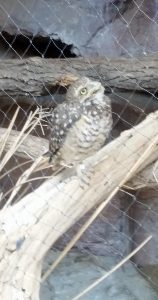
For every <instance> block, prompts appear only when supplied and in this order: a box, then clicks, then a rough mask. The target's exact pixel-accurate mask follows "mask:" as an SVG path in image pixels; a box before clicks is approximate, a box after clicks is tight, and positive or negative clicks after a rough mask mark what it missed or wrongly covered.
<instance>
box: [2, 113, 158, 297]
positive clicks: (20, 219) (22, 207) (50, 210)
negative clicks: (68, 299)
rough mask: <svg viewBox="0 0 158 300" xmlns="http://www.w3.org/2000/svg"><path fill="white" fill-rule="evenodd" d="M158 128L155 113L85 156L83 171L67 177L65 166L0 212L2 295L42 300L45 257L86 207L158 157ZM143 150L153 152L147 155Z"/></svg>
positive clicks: (97, 202) (106, 194) (108, 195)
mask: <svg viewBox="0 0 158 300" xmlns="http://www.w3.org/2000/svg"><path fill="white" fill-rule="evenodd" d="M157 128H158V112H155V113H153V114H150V115H149V116H148V117H147V118H146V119H145V120H144V121H143V122H142V123H140V124H139V125H137V126H136V127H134V128H132V129H130V130H128V131H125V132H123V133H122V134H121V135H120V137H119V138H117V139H115V140H114V141H112V142H111V143H109V144H108V145H106V146H105V147H104V148H103V149H101V150H100V151H99V152H98V153H96V155H94V156H93V157H91V158H90V159H87V160H85V162H84V165H85V168H84V173H83V172H82V169H80V168H77V169H74V173H73V175H70V176H69V178H68V177H67V178H66V179H64V178H65V175H66V174H67V172H69V170H67V169H66V170H64V172H61V173H60V174H59V175H58V176H56V177H53V178H52V179H50V180H48V181H46V182H44V183H43V184H42V185H41V186H40V187H39V188H37V189H36V190H35V191H34V192H32V193H30V194H28V195H26V196H25V197H24V198H23V199H21V201H20V202H18V203H17V204H15V205H14V206H11V207H8V208H7V209H5V210H2V211H1V212H0V240H1V247H0V297H1V299H2V300H5V299H12V300H15V299H16V300H28V299H31V300H35V299H36V300H37V299H38V297H39V285H40V276H41V260H42V259H43V257H44V256H45V254H46V252H47V251H48V249H49V248H50V247H51V246H52V244H53V243H54V242H55V241H56V240H57V239H58V238H59V237H60V236H61V235H62V234H63V233H64V232H65V231H67V229H68V228H70V226H72V225H73V224H74V223H75V222H76V221H77V220H78V219H79V218H81V217H82V216H83V215H84V214H85V213H86V212H88V211H89V210H90V209H91V208H92V207H94V206H96V205H98V204H99V203H100V201H101V200H103V199H106V198H107V197H110V195H112V193H113V191H115V190H117V189H118V188H119V186H121V184H123V182H124V181H125V179H127V178H128V179H130V178H131V177H132V176H133V175H134V174H135V173H137V171H138V170H137V167H138V166H139V171H141V170H142V168H144V166H146V165H148V164H150V163H152V162H153V161H154V160H156V159H158V143H157V139H158V131H157ZM153 141H154V142H153ZM151 146H152V147H151ZM149 148H150V151H148V152H147V151H146V149H149ZM144 153H147V154H148V156H144V158H143V155H144ZM141 158H143V159H141ZM138 161H139V164H138ZM136 165H137V167H136ZM131 170H132V172H131Z"/></svg>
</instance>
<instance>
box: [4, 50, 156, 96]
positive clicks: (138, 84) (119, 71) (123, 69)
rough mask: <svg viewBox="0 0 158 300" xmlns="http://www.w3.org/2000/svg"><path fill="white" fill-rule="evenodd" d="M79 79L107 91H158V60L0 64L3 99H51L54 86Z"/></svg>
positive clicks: (38, 60)
mask: <svg viewBox="0 0 158 300" xmlns="http://www.w3.org/2000/svg"><path fill="white" fill-rule="evenodd" d="M76 76H88V77H90V78H93V79H97V80H100V81H102V83H103V84H104V86H105V88H106V89H107V90H111V89H113V88H115V90H116V89H118V90H137V91H152V92H155V91H157V82H158V56H156V55H155V56H146V57H141V58H139V59H138V58H131V59H129V58H128V59H127V58H119V59H110V60H107V59H106V58H95V59H94V58H71V59H70V58H68V59H42V58H39V57H34V58H28V59H23V60H17V59H15V60H12V59H8V60H7V59H6V60H1V62H0V96H4V95H6V96H8V97H9V96H11V97H15V96H16V97H17V96H24V97H26V96H28V97H30V96H31V97H34V96H41V95H48V94H49V93H50V92H51V90H52V88H53V87H54V86H58V85H62V86H67V85H68V84H70V83H71V82H72V81H73V80H75V78H76Z"/></svg>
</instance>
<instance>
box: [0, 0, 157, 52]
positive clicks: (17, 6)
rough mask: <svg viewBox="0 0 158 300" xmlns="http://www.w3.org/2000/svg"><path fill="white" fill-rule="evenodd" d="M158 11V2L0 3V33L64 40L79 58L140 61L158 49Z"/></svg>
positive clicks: (8, 0) (47, 0) (29, 0)
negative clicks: (122, 58)
mask: <svg viewBox="0 0 158 300" xmlns="http://www.w3.org/2000/svg"><path fill="white" fill-rule="evenodd" d="M157 8H158V1H157V0H153V1H148V0H144V1H142V0H135V1H132V0H111V1H110V0H106V1H105V0H99V1H96V0H91V1H88V0H86V1H85V0H80V1H78V0H75V1H74V0H69V1H64V0H45V1H43V0H34V1H32V0H27V1H26V0H21V1H12V0H6V1H2V0H0V30H1V32H2V31H3V32H8V33H9V34H12V35H15V36H16V37H17V36H18V35H21V34H22V35H23V36H25V37H28V38H27V39H28V41H29V39H30V44H31V43H33V44H34V40H32V38H31V36H33V38H34V37H37V36H38V37H39V36H42V37H50V38H51V39H53V41H54V45H55V41H59V40H60V41H62V42H63V43H65V44H67V45H72V49H71V51H72V53H74V54H76V55H82V56H88V55H92V56H95V55H100V56H101V55H106V56H108V57H114V56H121V55H126V56H133V55H134V56H135V55H140V54H146V53H153V52H156V51H157V49H158V35H157V21H158V20H157V19H158V16H157V14H156V12H157ZM11 46H12V45H11ZM57 47H58V46H57ZM39 54H40V53H39ZM15 55H16V53H15Z"/></svg>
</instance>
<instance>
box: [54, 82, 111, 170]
mask: <svg viewBox="0 0 158 300" xmlns="http://www.w3.org/2000/svg"><path fill="white" fill-rule="evenodd" d="M111 128H112V116H111V103H110V99H109V98H108V97H107V96H105V95H104V88H103V86H102V85H101V83H100V82H98V81H92V80H90V79H89V78H87V77H84V78H81V79H78V80H76V81H75V82H74V83H73V84H72V85H71V86H70V87H69V88H68V91H67V94H66V101H65V102H64V103H62V104H59V105H58V106H57V107H56V108H55V109H54V110H53V112H52V116H51V120H50V143H49V151H50V155H51V160H52V162H53V164H54V165H56V164H58V165H67V166H72V165H76V164H79V163H81V162H82V161H83V160H84V159H85V158H87V157H89V156H91V155H93V154H94V153H95V152H96V151H98V150H99V149H100V148H101V147H102V146H103V144H104V143H105V141H106V140H107V138H108V136H109V133H110V131H111Z"/></svg>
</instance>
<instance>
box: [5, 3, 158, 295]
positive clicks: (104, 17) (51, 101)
mask: <svg viewBox="0 0 158 300" xmlns="http://www.w3.org/2000/svg"><path fill="white" fill-rule="evenodd" d="M157 29H158V1H157V0H155V1H146V0H144V1H143V0H140V1H139V0H136V1H135V0H120V1H116V0H104V1H103V0H99V1H97V0H92V1H90V0H86V1H77V0H76V1H71V0H70V1H69V0H60V1H57V0H38V1H37V0H34V1H25V0H21V1H19V0H14V1H11V0H6V1H5V2H4V1H0V59H1V60H0V123H1V126H0V131H1V134H0V136H1V139H0V154H1V163H0V170H1V174H0V199H1V215H0V223H1V231H0V235H1V238H0V241H1V250H0V257H1V262H0V279H1V280H0V297H1V299H2V300H4V299H13V300H15V299H16V300H17V299H18V300H22V299H31V300H33V299H42V300H43V299H46V300H48V299H56V300H64V299H80V298H83V299H88V300H90V299H99V300H101V299H105V298H106V299H108V300H112V299H115V300H123V299H125V300H128V299H130V300H131V299H137V300H139V299H142V298H143V299H145V300H149V299H150V300H153V299H154V300H156V299H158V294H157V289H158V280H157V275H158V271H157V270H158V267H157V266H158V264H157V261H158V258H157V250H158V234H157V231H158V222H157V214H158V204H157V195H158V193H157V175H158V174H157V152H158V151H157V136H158V130H157V128H158V113H157V109H158V104H157V101H158V98H157V82H158V80H157V79H158V75H157V74H158V72H157V71H158V62H157V51H158V35H157ZM83 77H88V78H90V79H91V80H93V81H99V82H100V83H101V84H102V86H104V88H105V95H106V97H108V98H110V99H111V107H112V117H113V127H112V129H111V130H110V137H109V139H108V142H107V141H106V145H105V146H104V147H102V149H101V150H100V151H98V152H97V153H96V154H95V155H94V156H89V157H88V159H86V160H85V161H84V162H82V164H78V165H77V166H75V167H71V168H70V166H66V167H64V168H62V170H60V172H59V173H57V174H54V173H53V171H52V166H51V162H50V161H49V158H48V156H47V154H46V153H47V152H48V149H49V134H50V128H49V122H50V115H51V114H52V109H54V108H55V109H56V108H57V107H58V106H59V105H61V103H65V102H66V100H65V95H66V93H67V89H68V87H69V86H71V85H72V84H73V83H74V82H75V81H76V79H77V78H83ZM52 126H53V125H52ZM72 127H73V126H71V128H72ZM122 132H123V133H122ZM70 156H71V154H70ZM41 160H42V163H44V164H43V167H41ZM39 166H40V168H38V167H39Z"/></svg>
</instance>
